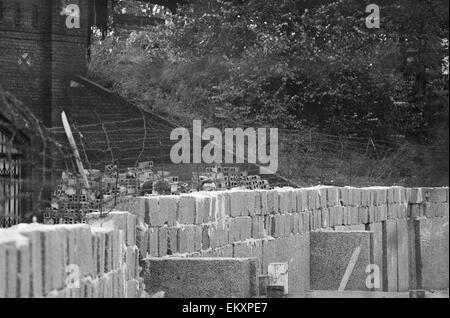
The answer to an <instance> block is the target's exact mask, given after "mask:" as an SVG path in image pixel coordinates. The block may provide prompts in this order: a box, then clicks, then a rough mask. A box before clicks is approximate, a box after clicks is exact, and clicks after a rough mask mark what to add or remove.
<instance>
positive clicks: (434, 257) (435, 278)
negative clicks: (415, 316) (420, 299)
mask: <svg viewBox="0 0 450 318" xmlns="http://www.w3.org/2000/svg"><path fill="white" fill-rule="evenodd" d="M417 226H418V231H417V235H418V238H417V239H418V240H417V243H418V246H417V247H416V253H417V254H416V260H417V262H418V263H417V268H418V274H419V275H418V276H419V277H418V280H419V285H420V288H422V289H433V290H444V289H448V288H449V257H448V256H449V230H448V227H449V218H448V217H444V218H432V219H426V218H421V219H418V220H417Z"/></svg>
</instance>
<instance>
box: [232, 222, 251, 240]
mask: <svg viewBox="0 0 450 318" xmlns="http://www.w3.org/2000/svg"><path fill="white" fill-rule="evenodd" d="M237 219H238V222H239V223H240V225H241V235H240V237H241V241H245V240H248V239H250V238H251V237H252V218H251V217H249V216H245V217H240V218H237ZM230 243H232V242H230Z"/></svg>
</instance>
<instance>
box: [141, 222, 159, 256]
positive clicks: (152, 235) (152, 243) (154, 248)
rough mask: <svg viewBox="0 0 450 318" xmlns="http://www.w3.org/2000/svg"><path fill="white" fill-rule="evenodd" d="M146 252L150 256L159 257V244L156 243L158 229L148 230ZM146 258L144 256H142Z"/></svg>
mask: <svg viewBox="0 0 450 318" xmlns="http://www.w3.org/2000/svg"><path fill="white" fill-rule="evenodd" d="M147 233H148V250H147V253H148V255H150V256H155V257H156V256H158V255H159V252H158V251H159V243H158V228H149V229H148V231H147ZM143 256H144V257H146V255H143Z"/></svg>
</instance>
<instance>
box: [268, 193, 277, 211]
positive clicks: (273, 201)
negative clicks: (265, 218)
mask: <svg viewBox="0 0 450 318" xmlns="http://www.w3.org/2000/svg"><path fill="white" fill-rule="evenodd" d="M267 205H268V208H269V214H274V213H280V210H279V199H278V191H277V190H269V191H267Z"/></svg>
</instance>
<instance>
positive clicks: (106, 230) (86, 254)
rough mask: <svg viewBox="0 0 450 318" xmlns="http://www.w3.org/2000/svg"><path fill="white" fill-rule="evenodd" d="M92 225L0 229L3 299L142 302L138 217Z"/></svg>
mask: <svg viewBox="0 0 450 318" xmlns="http://www.w3.org/2000/svg"><path fill="white" fill-rule="evenodd" d="M90 223H91V225H86V224H84V225H55V226H48V225H40V224H31V225H28V224H21V225H19V226H16V227H14V228H11V229H7V230H0V298H5V297H8V298H15V297H23V298H28V297H34V298H36V297H50V298H55V297H56V298H80V297H81V298H90V297H100V298H101V297H107V298H127V297H129V298H133V297H139V296H140V295H141V294H142V292H143V284H142V280H140V279H139V276H138V274H139V270H140V268H139V253H138V248H137V246H136V245H135V244H136V242H135V233H136V231H135V230H136V217H135V216H133V215H131V214H129V213H126V212H113V213H111V214H110V215H109V216H108V217H106V218H102V219H100V218H98V215H93V216H92V219H91V220H90ZM78 269H79V276H78V277H79V279H80V280H79V285H78V286H77V285H75V284H73V283H74V282H75V281H74V280H72V278H75V277H77V276H75V274H74V273H75V271H76V270H78ZM69 283H72V288H71V286H70V285H69Z"/></svg>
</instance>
